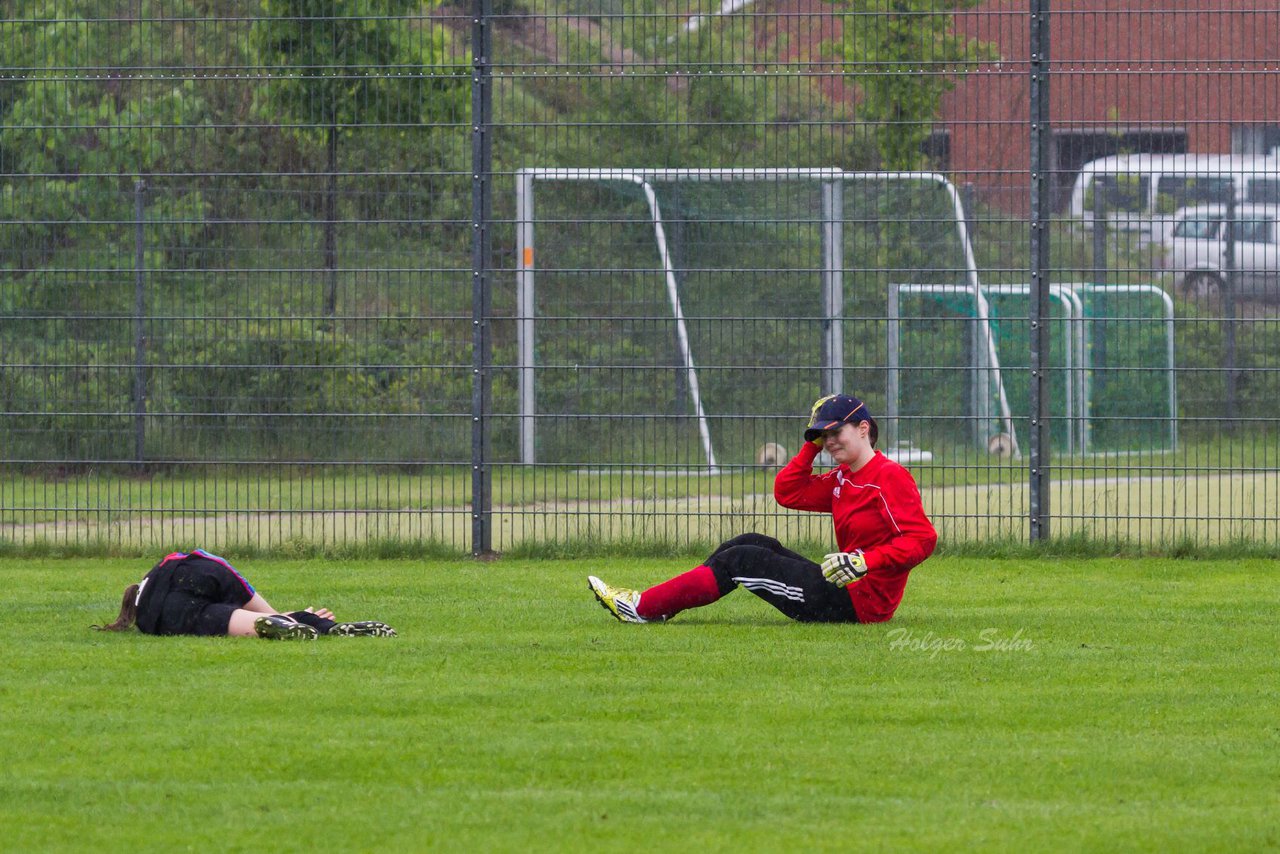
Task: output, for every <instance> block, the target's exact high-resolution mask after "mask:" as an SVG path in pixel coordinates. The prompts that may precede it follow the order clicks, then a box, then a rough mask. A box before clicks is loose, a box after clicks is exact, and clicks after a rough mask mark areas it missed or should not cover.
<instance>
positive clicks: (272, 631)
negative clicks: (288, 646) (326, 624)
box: [253, 614, 320, 640]
mask: <svg viewBox="0 0 1280 854" xmlns="http://www.w3.org/2000/svg"><path fill="white" fill-rule="evenodd" d="M253 630H254V631H255V632H257V633H258V637H260V638H266V639H267V640H315V639H316V638H318V637H320V633H319V632H318V631H316V630H315V629H314V628H312V627H311V626H307V625H303V624H302V623H295V622H294V621H293V620H290V619H289V618H288V617H282V616H280V615H279V614H271V615H269V616H266V617H259V618H258V619H256V620H254V621H253Z"/></svg>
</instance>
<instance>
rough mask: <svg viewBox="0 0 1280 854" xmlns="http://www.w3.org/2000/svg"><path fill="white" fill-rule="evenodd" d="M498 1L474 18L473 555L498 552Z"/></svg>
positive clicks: (486, 1)
mask: <svg viewBox="0 0 1280 854" xmlns="http://www.w3.org/2000/svg"><path fill="white" fill-rule="evenodd" d="M492 8H493V7H492V0H474V3H473V6H472V9H473V12H472V15H473V17H472V20H471V63H472V65H471V366H472V372H471V553H472V554H473V555H476V556H480V555H483V554H486V553H488V552H491V551H492V550H493V495H492V473H491V472H490V470H489V444H490V437H489V418H488V416H489V410H490V405H491V400H492V396H491V394H490V386H491V378H490V376H489V365H490V362H491V361H492V358H491V350H492V344H493V342H492V338H491V336H490V330H489V316H490V314H491V313H492V312H491V311H490V306H491V305H492V297H491V294H490V289H489V258H490V255H491V252H490V250H491V248H492V242H493V235H492V232H491V230H490V224H491V222H490V221H491V218H492V211H493V185H492V175H491V172H492V169H493V140H492V139H491V138H490V134H489V127H490V126H491V125H492V123H493V97H492V90H491V88H490V85H489V84H490V71H489V68H490V65H489V63H490V56H489V52H490V45H491V44H492V38H491V36H490V33H489V30H490V27H489V19H490V16H491V15H492Z"/></svg>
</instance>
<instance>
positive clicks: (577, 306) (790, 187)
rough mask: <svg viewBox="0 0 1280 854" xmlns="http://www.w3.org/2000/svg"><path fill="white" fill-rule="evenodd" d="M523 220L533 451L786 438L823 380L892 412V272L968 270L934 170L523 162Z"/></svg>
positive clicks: (576, 452)
mask: <svg viewBox="0 0 1280 854" xmlns="http://www.w3.org/2000/svg"><path fill="white" fill-rule="evenodd" d="M516 226H517V301H516V312H517V318H516V328H517V353H516V365H515V367H516V369H517V370H516V376H517V379H518V392H517V396H518V423H519V444H520V451H519V458H520V460H521V462H524V463H526V464H532V463H535V462H536V463H577V462H581V461H583V460H584V459H589V460H592V461H594V462H596V463H600V464H611V465H619V466H621V465H627V466H645V467H662V466H668V467H680V468H688V469H700V470H702V471H716V470H718V469H720V468H721V467H723V466H738V465H747V464H752V463H754V462H756V460H757V457H758V454H759V452H760V449H761V448H762V447H764V446H765V445H766V444H767V443H770V442H778V443H781V444H783V445H784V446H785V447H786V449H787V450H788V451H794V450H795V448H796V444H797V442H798V434H799V430H798V428H797V420H798V418H799V417H800V416H801V415H802V413H804V412H806V411H807V410H808V406H809V404H810V403H811V402H812V401H813V400H814V398H816V397H818V396H819V395H821V394H824V393H829V392H832V391H853V392H856V393H858V394H860V395H862V396H864V397H865V398H866V399H867V400H868V403H869V404H870V405H871V406H872V408H873V411H880V412H884V411H885V409H884V407H885V405H886V403H887V397H886V371H885V368H886V359H887V350H886V319H887V314H888V306H887V303H886V300H887V297H886V295H887V293H888V289H887V285H888V283H889V282H893V281H904V280H907V281H917V282H923V283H931V284H953V285H954V284H961V285H964V284H969V285H973V284H976V281H977V273H976V269H975V267H974V263H973V256H972V251H971V249H970V247H969V241H968V235H967V231H966V228H965V224H964V219H963V210H962V207H961V205H960V201H959V197H958V195H957V193H956V190H955V188H954V187H953V186H952V185H951V184H950V183H949V182H948V181H947V180H946V179H945V178H943V177H942V176H939V175H935V174H932V173H851V172H845V171H842V170H839V169H703V170H693V169H523V170H520V171H519V173H518V174H517V186H516ZM988 367H989V368H990V369H996V370H998V366H996V365H989V366H988ZM584 442H586V443H590V450H589V452H587V451H584V447H583V445H584Z"/></svg>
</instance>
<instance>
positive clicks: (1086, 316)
mask: <svg viewBox="0 0 1280 854" xmlns="http://www.w3.org/2000/svg"><path fill="white" fill-rule="evenodd" d="M6 10H7V13H8V14H7V16H6V19H5V20H4V21H3V22H0V44H3V45H5V50H4V58H3V59H2V60H0V62H2V63H3V65H2V67H0V321H2V324H3V328H2V329H0V368H2V370H0V407H2V410H0V411H2V415H0V470H2V471H3V476H2V477H0V541H3V542H4V543H6V544H10V545H16V546H32V545H36V544H39V543H43V542H50V543H54V544H75V545H77V546H83V547H90V548H92V547H94V546H102V547H145V548H151V547H165V546H171V545H172V546H193V545H207V546H210V547H214V546H217V547H218V548H223V549H226V548H235V547H240V546H245V547H248V546H253V547H259V548H276V547H288V546H293V545H299V544H301V545H309V546H310V545H314V546H320V547H333V546H343V545H360V546H370V545H372V546H377V545H379V544H389V545H391V546H394V547H396V548H409V549H429V548H435V547H439V548H443V549H448V550H465V551H472V552H482V551H488V550H499V551H504V550H509V549H512V548H520V547H526V548H537V547H538V546H539V545H540V544H557V545H564V544H569V543H584V544H591V545H595V544H615V545H621V546H626V545H627V544H635V545H636V546H637V547H650V546H652V545H654V544H658V545H662V544H666V545H670V546H673V547H675V546H683V545H691V544H704V543H711V542H714V541H716V540H719V539H721V538H723V537H725V536H727V535H731V534H735V533H740V532H742V531H746V530H759V531H763V532H766V533H771V534H774V535H778V536H781V537H783V538H785V539H787V540H788V541H789V542H793V543H805V542H810V543H824V542H826V541H828V540H829V537H830V532H829V530H828V528H829V524H830V522H829V520H828V519H826V518H824V517H821V516H819V515H806V514H798V513H792V512H789V511H784V510H782V509H780V508H779V507H778V506H777V505H776V503H775V502H774V501H773V500H772V492H771V489H772V478H773V475H774V473H775V472H776V470H777V468H778V466H779V465H781V464H783V463H785V461H786V459H788V455H789V454H791V453H794V452H795V451H796V450H797V448H798V446H799V444H800V442H801V441H802V438H801V433H802V430H803V427H804V422H805V419H806V416H807V413H808V409H809V405H810V403H811V402H812V401H813V400H814V399H815V398H816V397H818V396H820V395H821V394H824V393H827V392H831V391H848V392H851V393H856V394H859V395H860V396H862V397H863V398H864V399H865V400H866V401H867V402H868V404H869V405H870V407H871V409H872V411H873V413H875V414H876V415H877V417H878V419H879V421H880V424H881V443H880V448H881V450H883V451H884V452H885V453H886V454H888V455H890V456H892V457H896V458H898V459H899V460H900V461H902V462H903V463H904V464H906V465H907V466H908V468H910V469H911V471H912V473H913V474H914V476H915V478H916V480H917V482H918V483H919V485H920V487H921V491H922V494H923V497H924V503H925V508H926V511H927V512H928V513H929V515H930V516H931V518H932V519H933V520H934V522H935V524H936V525H937V527H938V528H939V531H940V533H941V536H942V540H943V542H944V543H946V542H964V541H988V540H992V539H1006V538H1007V539H1013V540H1026V539H1028V538H1030V539H1042V538H1045V537H1058V536H1069V537H1080V538H1084V539H1091V540H1103V541H1107V542H1116V543H1126V544H1134V545H1137V546H1139V547H1143V548H1149V549H1153V550H1154V549H1169V548H1174V547H1179V546H1182V545H1184V544H1188V545H1192V546H1203V545H1211V544H1219V543H1228V542H1235V541H1247V542H1253V543H1263V544H1275V543H1276V542H1277V540H1278V539H1280V522H1277V518H1278V517H1280V474H1278V473H1277V464H1278V460H1277V457H1280V443H1278V442H1277V417H1278V412H1280V410H1277V405H1276V403H1275V401H1276V400H1278V399H1280V312H1278V310H1277V305H1280V254H1278V253H1280V224H1278V223H1280V69H1278V68H1277V67H1276V65H1275V57H1276V56H1280V12H1277V11H1276V10H1275V9H1274V8H1273V7H1272V6H1271V5H1270V4H1265V3H1261V2H1238V3H1227V4H1222V3H1213V4H1211V3H1207V2H1199V0H1189V2H1185V3H1179V4H1175V6H1173V7H1170V6H1169V5H1168V4H1156V3H1148V2H1138V1H1137V0H1131V2H1129V3H1126V4H1123V8H1117V4H1115V3H1102V2H1085V1H1084V0H1081V2H1075V3H1070V4H1067V3H1061V2H1060V3H1054V4H1052V5H1051V4H1050V3H1049V2H1048V0H1033V2H1031V3H1028V4H1009V3H998V2H988V3H975V2H971V0H831V2H827V0H777V2H731V3H725V4H723V5H720V4H715V3H700V4H690V3H664V2H655V3H647V4H611V3H604V4H600V3H550V2H543V0H487V1H486V2H477V3H474V4H466V5H459V6H450V5H440V4H424V3H420V2H410V1H409V0H383V2H373V0H359V1H358V2H350V3H342V4H319V3H314V2H308V0H266V2H263V3H261V4H257V5H255V6H254V8H253V9H252V11H246V10H245V9H244V8H242V5H241V4H232V3H229V2H221V0H214V2H201V3H195V2H178V3H163V4H162V3H152V2H145V1H144V0H135V2H129V3H111V2H67V3H61V4H56V6H55V5H52V4H48V3H43V2H34V0H17V2H13V3H9V4H7V7H6Z"/></svg>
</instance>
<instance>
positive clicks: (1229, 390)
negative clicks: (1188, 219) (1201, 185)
mask: <svg viewBox="0 0 1280 854" xmlns="http://www.w3.org/2000/svg"><path fill="white" fill-rule="evenodd" d="M1236 215H1237V211H1236V199H1235V193H1232V194H1231V197H1230V198H1229V199H1227V217H1226V223H1225V226H1226V230H1227V234H1226V238H1227V241H1226V246H1225V251H1224V252H1223V257H1222V348H1223V350H1224V353H1223V361H1224V362H1226V364H1225V365H1224V373H1223V381H1224V382H1225V384H1226V388H1225V391H1226V398H1227V400H1226V404H1227V405H1226V416H1227V417H1226V424H1225V425H1224V426H1225V428H1226V431H1227V432H1228V433H1234V432H1235V431H1236V419H1237V418H1238V417H1239V415H1240V412H1239V408H1240V401H1239V398H1238V394H1237V390H1236V282H1237V280H1238V279H1239V278H1240V276H1239V274H1238V273H1237V271H1236V236H1237V235H1238V234H1239V231H1240V223H1239V222H1238V220H1237V218H1236Z"/></svg>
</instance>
